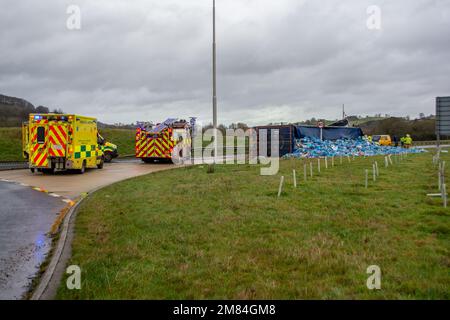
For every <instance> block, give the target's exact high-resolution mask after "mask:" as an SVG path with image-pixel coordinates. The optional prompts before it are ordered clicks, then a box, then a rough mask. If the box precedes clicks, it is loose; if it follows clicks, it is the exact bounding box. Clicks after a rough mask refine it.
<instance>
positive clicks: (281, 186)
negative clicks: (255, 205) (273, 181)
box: [278, 176, 284, 198]
mask: <svg viewBox="0 0 450 320" xmlns="http://www.w3.org/2000/svg"><path fill="white" fill-rule="evenodd" d="M283 183H284V176H281V179H280V186H279V187H278V198H279V197H280V196H281V191H283Z"/></svg>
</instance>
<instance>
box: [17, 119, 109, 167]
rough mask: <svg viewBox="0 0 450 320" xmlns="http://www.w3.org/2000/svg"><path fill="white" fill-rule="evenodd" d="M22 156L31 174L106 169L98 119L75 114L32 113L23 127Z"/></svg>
mask: <svg viewBox="0 0 450 320" xmlns="http://www.w3.org/2000/svg"><path fill="white" fill-rule="evenodd" d="M22 130H23V131H22V139H23V148H22V149H23V155H24V157H25V158H26V159H28V163H29V168H30V170H31V172H33V173H34V172H35V171H37V172H43V173H54V172H55V171H64V170H76V171H78V173H84V172H85V170H86V169H88V168H98V169H102V168H103V163H104V157H103V151H102V147H101V143H102V142H101V141H99V138H98V129H97V119H95V118H90V117H84V116H80V115H74V114H50V113H49V114H30V116H29V121H28V123H25V124H24V125H23V127H22Z"/></svg>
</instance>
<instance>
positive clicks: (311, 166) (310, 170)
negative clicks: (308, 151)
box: [309, 161, 313, 178]
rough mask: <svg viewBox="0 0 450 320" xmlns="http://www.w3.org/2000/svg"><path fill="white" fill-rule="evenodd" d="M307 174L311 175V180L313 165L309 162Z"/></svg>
mask: <svg viewBox="0 0 450 320" xmlns="http://www.w3.org/2000/svg"><path fill="white" fill-rule="evenodd" d="M309 173H310V174H311V178H312V177H313V164H312V162H311V161H310V162H309Z"/></svg>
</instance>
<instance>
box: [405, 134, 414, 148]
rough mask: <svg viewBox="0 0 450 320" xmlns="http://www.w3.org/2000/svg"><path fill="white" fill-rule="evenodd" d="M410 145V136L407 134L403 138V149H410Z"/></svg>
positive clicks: (411, 141)
mask: <svg viewBox="0 0 450 320" xmlns="http://www.w3.org/2000/svg"><path fill="white" fill-rule="evenodd" d="M412 143H413V140H412V138H411V136H410V135H409V134H407V135H406V137H405V148H406V149H409V148H411V146H412Z"/></svg>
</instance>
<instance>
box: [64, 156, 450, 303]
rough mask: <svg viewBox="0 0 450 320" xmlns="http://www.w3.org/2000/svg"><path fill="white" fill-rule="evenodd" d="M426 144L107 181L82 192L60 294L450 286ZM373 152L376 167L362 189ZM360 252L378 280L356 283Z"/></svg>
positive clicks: (361, 277)
mask: <svg viewBox="0 0 450 320" xmlns="http://www.w3.org/2000/svg"><path fill="white" fill-rule="evenodd" d="M442 155H443V158H445V160H446V161H447V163H450V157H449V155H448V154H442ZM431 158H432V154H431V153H427V154H420V155H410V156H408V158H406V159H405V160H403V161H402V162H399V163H395V164H394V165H393V166H390V167H389V168H384V160H383V158H381V157H375V158H366V159H364V158H357V159H356V160H354V161H351V163H348V162H347V159H344V161H343V164H340V162H339V159H336V160H335V164H336V166H335V167H334V168H331V162H329V168H328V169H325V166H324V162H323V161H322V169H321V173H320V174H318V173H317V160H312V163H313V164H314V177H313V178H312V179H311V178H310V177H309V176H308V180H307V181H306V182H304V181H303V161H302V160H283V161H281V169H280V173H279V174H278V175H277V176H260V175H259V167H258V166H250V165H217V166H216V170H215V173H213V174H207V173H206V166H195V167H187V168H181V169H176V170H170V171H166V172H159V173H154V174H150V175H148V176H144V177H139V178H134V179H130V180H127V181H124V182H120V183H116V184H114V185H111V186H109V187H107V188H104V189H102V190H100V191H98V192H96V193H94V194H92V195H91V197H89V198H88V199H87V200H86V201H85V202H84V203H83V204H82V205H81V207H80V210H79V212H78V215H77V221H76V227H75V239H74V242H73V251H72V252H73V256H72V259H71V261H70V263H69V264H71V265H72V264H74V265H78V266H80V267H81V269H82V288H81V290H68V289H66V285H65V284H66V279H63V281H62V283H61V286H60V288H59V290H58V298H59V299H449V298H450V295H449V292H448V288H449V287H450V276H449V272H448V270H449V266H450V255H449V249H450V246H449V245H450V241H449V240H450V237H449V230H450V226H449V210H448V209H444V208H443V207H442V203H441V201H440V200H439V199H436V198H429V197H426V194H427V193H434V192H437V168H435V167H433V165H432V160H431ZM374 160H377V161H378V164H379V168H380V177H379V178H378V181H377V182H375V183H374V182H372V181H369V188H368V189H365V188H364V170H365V169H371V168H372V162H373V161H374ZM394 162H395V158H394ZM292 168H296V170H297V174H298V176H297V180H298V188H297V189H294V187H293V183H292ZM447 172H448V170H447ZM281 175H284V176H285V181H286V184H285V188H284V190H283V192H282V195H281V197H280V198H277V193H278V185H279V181H280V176H281ZM308 175H309V171H308ZM448 176H449V175H448V174H447V181H450V180H448V178H449V177H448ZM371 265H378V266H379V267H380V268H381V272H382V278H381V290H369V289H368V288H367V287H366V281H367V278H368V277H369V274H367V273H366V270H367V268H368V267H369V266H371Z"/></svg>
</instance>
